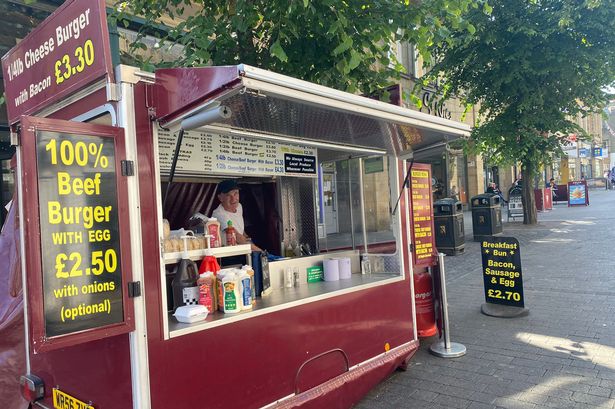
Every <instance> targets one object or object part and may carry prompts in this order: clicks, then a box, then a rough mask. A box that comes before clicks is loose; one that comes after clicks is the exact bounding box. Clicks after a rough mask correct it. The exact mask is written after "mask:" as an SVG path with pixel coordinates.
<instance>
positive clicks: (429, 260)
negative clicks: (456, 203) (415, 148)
mask: <svg viewBox="0 0 615 409" xmlns="http://www.w3.org/2000/svg"><path fill="white" fill-rule="evenodd" d="M410 187H411V192H412V196H411V202H412V242H413V249H414V251H413V252H412V256H413V260H414V265H415V266H420V265H422V266H429V265H433V264H434V263H435V261H436V253H437V252H436V244H435V237H434V235H433V231H434V224H433V205H432V200H431V166H430V165H427V164H423V163H415V164H414V165H413V166H412V169H411V171H410Z"/></svg>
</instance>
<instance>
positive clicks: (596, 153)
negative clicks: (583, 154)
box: [592, 148, 602, 158]
mask: <svg viewBox="0 0 615 409" xmlns="http://www.w3.org/2000/svg"><path fill="white" fill-rule="evenodd" d="M592 156H593V157H594V158H600V157H602V148H593V149H592Z"/></svg>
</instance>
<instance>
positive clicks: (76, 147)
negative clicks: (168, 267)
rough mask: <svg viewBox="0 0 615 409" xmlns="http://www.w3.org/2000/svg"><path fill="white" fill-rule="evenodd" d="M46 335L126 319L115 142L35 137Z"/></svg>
mask: <svg viewBox="0 0 615 409" xmlns="http://www.w3.org/2000/svg"><path fill="white" fill-rule="evenodd" d="M36 159H37V179H38V194H39V207H40V240H41V263H42V274H43V312H44V327H45V335H46V337H56V336H59V335H66V334H70V333H75V332H80V331H84V330H89V329H92V328H98V327H103V326H107V325H111V324H117V323H122V322H123V321H124V308H123V292H122V291H123V290H122V287H123V283H122V271H121V270H122V268H121V266H122V264H121V260H120V239H119V223H118V194H117V185H116V183H117V181H116V172H115V163H116V162H115V145H114V139H113V138H110V137H101V136H91V135H82V134H71V133H65V132H55V131H38V132H37V133H36Z"/></svg>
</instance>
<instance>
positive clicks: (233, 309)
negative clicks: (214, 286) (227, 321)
mask: <svg viewBox="0 0 615 409" xmlns="http://www.w3.org/2000/svg"><path fill="white" fill-rule="evenodd" d="M221 283H222V306H223V309H224V313H225V314H234V313H237V312H239V311H241V295H240V293H239V281H238V280H237V274H236V273H235V272H229V273H227V274H225V275H224V278H223V279H222V280H221Z"/></svg>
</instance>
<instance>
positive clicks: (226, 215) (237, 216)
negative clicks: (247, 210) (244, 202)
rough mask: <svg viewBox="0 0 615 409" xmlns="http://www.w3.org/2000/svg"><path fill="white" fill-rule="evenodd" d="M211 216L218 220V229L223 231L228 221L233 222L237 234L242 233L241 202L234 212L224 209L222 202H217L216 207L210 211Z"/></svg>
mask: <svg viewBox="0 0 615 409" xmlns="http://www.w3.org/2000/svg"><path fill="white" fill-rule="evenodd" d="M211 217H215V218H216V219H218V221H219V222H220V230H222V231H224V229H226V227H227V226H228V221H229V220H230V221H232V222H233V227H234V228H235V231H236V232H237V233H238V234H243V228H244V226H243V207H241V203H239V204H238V206H237V211H236V212H235V213H232V212H229V211H227V210H224V207H222V204H219V205H218V207H216V208H215V209H214V211H213V212H212V213H211Z"/></svg>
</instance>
